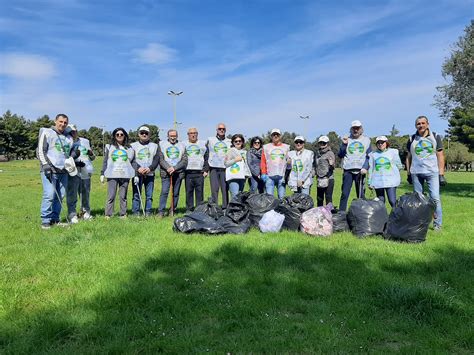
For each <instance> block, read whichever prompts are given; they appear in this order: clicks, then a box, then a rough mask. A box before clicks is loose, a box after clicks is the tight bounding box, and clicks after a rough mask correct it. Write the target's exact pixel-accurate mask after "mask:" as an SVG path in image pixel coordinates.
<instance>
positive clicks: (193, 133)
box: [188, 132, 198, 134]
mask: <svg viewBox="0 0 474 355" xmlns="http://www.w3.org/2000/svg"><path fill="white" fill-rule="evenodd" d="M188 134H198V133H197V132H188Z"/></svg>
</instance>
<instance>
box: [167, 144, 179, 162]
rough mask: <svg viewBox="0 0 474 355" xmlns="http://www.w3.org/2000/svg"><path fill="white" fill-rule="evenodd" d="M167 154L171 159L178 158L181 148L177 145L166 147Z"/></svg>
mask: <svg viewBox="0 0 474 355" xmlns="http://www.w3.org/2000/svg"><path fill="white" fill-rule="evenodd" d="M166 156H167V157H168V158H170V159H178V158H179V149H178V148H176V147H175V146H171V147H168V148H167V149H166Z"/></svg>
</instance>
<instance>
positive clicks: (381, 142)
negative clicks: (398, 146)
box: [376, 141, 387, 144]
mask: <svg viewBox="0 0 474 355" xmlns="http://www.w3.org/2000/svg"><path fill="white" fill-rule="evenodd" d="M384 143H387V141H378V142H377V143H376V144H384Z"/></svg>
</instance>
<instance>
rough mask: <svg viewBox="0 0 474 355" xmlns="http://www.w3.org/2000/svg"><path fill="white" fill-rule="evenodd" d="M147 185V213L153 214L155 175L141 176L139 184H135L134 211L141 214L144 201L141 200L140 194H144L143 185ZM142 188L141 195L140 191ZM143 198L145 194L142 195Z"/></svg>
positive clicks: (133, 188)
mask: <svg viewBox="0 0 474 355" xmlns="http://www.w3.org/2000/svg"><path fill="white" fill-rule="evenodd" d="M143 185H145V205H144V206H145V214H147V215H148V214H151V212H152V205H153V190H154V188H155V175H151V176H148V175H145V176H139V179H138V186H137V185H135V184H133V187H132V190H133V200H132V213H133V214H140V211H141V208H142V205H141V204H142V202H141V201H140V195H142V186H143ZM139 190H140V195H139V194H138V191H139ZM142 198H143V195H142Z"/></svg>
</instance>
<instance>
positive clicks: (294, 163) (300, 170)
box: [288, 136, 314, 195]
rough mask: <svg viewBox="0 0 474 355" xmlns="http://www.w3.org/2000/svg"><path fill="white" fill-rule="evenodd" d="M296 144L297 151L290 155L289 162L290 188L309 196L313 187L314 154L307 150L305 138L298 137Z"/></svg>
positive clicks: (292, 151)
mask: <svg viewBox="0 0 474 355" xmlns="http://www.w3.org/2000/svg"><path fill="white" fill-rule="evenodd" d="M294 142H295V150H291V151H290V152H289V153H288V162H289V165H290V166H291V172H290V175H289V177H288V186H289V187H290V189H291V190H292V191H293V192H299V193H303V194H306V195H309V194H310V190H311V185H313V176H314V174H313V161H314V153H313V151H312V150H309V149H305V147H304V143H305V142H306V139H305V138H304V137H303V136H296V137H295V139H294Z"/></svg>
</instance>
